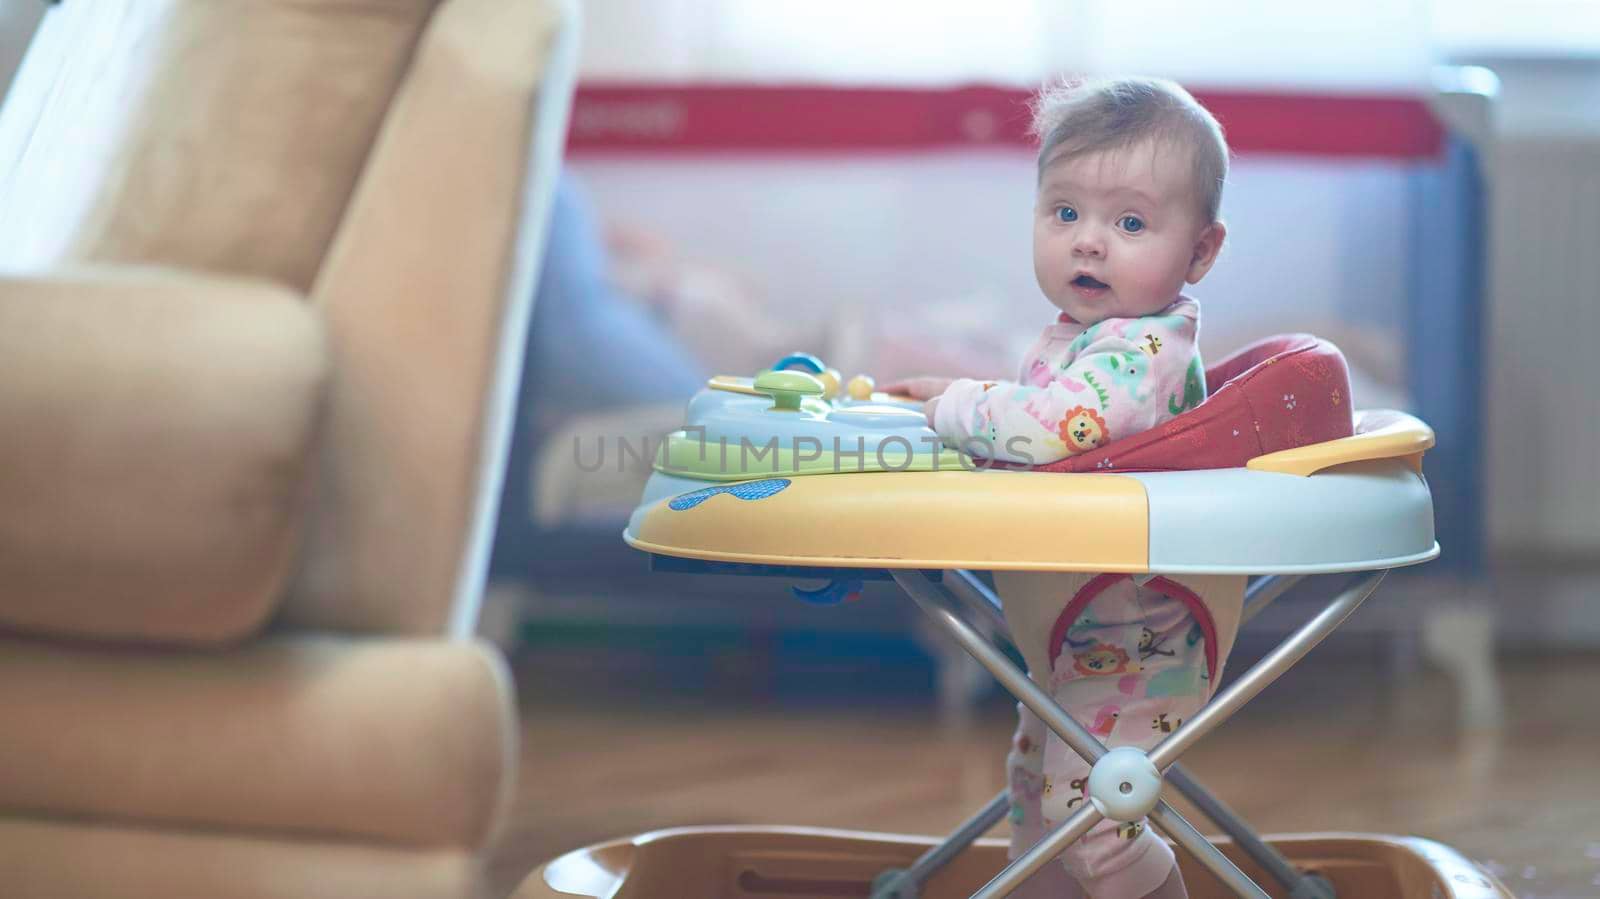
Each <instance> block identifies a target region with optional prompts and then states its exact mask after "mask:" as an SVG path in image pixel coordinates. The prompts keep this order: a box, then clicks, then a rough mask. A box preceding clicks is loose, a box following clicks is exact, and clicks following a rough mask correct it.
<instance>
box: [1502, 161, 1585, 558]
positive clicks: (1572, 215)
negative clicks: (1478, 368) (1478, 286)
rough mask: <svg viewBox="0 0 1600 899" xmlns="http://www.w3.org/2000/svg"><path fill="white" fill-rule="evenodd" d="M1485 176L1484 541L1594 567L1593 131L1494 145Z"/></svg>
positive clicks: (1521, 552) (1504, 550)
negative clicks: (1486, 531) (1583, 135)
mask: <svg viewBox="0 0 1600 899" xmlns="http://www.w3.org/2000/svg"><path fill="white" fill-rule="evenodd" d="M1490 183H1491V188H1490V204H1489V208H1490V221H1489V228H1488V232H1489V235H1490V238H1489V245H1490V272H1489V285H1490V290H1489V297H1488V303H1487V306H1488V309H1487V323H1486V324H1487V327H1486V328H1485V333H1484V343H1485V353H1486V356H1487V360H1486V361H1487V370H1486V371H1485V372H1484V375H1485V381H1484V383H1485V388H1486V390H1487V393H1488V397H1487V400H1488V403H1487V409H1486V412H1487V417H1486V419H1485V420H1486V422H1487V427H1488V430H1489V433H1488V435H1487V440H1486V441H1485V450H1486V459H1487V463H1488V465H1487V473H1488V484H1487V488H1488V494H1489V500H1490V501H1489V503H1488V510H1489V512H1488V522H1487V523H1488V528H1489V538H1490V540H1491V542H1492V545H1493V547H1494V548H1495V550H1497V551H1498V552H1499V553H1501V554H1504V555H1510V556H1525V557H1534V558H1561V559H1566V560H1570V561H1574V562H1580V563H1584V564H1594V563H1600V137H1594V138H1573V139H1565V140H1540V139H1519V140H1510V141H1502V142H1501V143H1500V144H1499V145H1498V146H1497V147H1496V148H1495V150H1494V154H1493V161H1492V168H1491V178H1490Z"/></svg>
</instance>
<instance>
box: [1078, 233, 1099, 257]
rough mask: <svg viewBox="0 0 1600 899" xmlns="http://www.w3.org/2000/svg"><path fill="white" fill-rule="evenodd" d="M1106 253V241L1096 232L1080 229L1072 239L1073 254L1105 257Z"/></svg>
mask: <svg viewBox="0 0 1600 899" xmlns="http://www.w3.org/2000/svg"><path fill="white" fill-rule="evenodd" d="M1105 254H1106V244H1105V241H1104V240H1102V239H1101V237H1100V235H1099V234H1097V233H1094V232H1090V231H1088V229H1085V230H1084V231H1080V232H1079V233H1078V234H1076V235H1074V237H1073V239H1072V255H1074V256H1094V257H1103V256H1105Z"/></svg>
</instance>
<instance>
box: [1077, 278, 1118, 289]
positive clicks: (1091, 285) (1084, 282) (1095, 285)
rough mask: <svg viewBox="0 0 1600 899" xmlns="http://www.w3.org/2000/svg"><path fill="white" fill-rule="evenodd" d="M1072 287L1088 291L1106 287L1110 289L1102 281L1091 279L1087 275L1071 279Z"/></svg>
mask: <svg viewBox="0 0 1600 899" xmlns="http://www.w3.org/2000/svg"><path fill="white" fill-rule="evenodd" d="M1072 286H1074V287H1085V288H1088V289H1089V290H1102V289H1104V288H1106V287H1110V286H1111V285H1109V284H1107V283H1105V282H1104V281H1099V280H1096V279H1095V278H1091V277H1089V276H1088V275H1079V276H1078V277H1076V278H1073V279H1072Z"/></svg>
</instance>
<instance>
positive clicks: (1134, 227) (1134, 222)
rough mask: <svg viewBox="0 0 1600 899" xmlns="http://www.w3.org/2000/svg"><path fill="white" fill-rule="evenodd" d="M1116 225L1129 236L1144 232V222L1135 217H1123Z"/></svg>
mask: <svg viewBox="0 0 1600 899" xmlns="http://www.w3.org/2000/svg"><path fill="white" fill-rule="evenodd" d="M1117 224H1118V225H1119V226H1121V228H1122V230H1124V231H1126V232H1128V233H1129V234H1138V233H1139V232H1140V231H1143V230H1144V222H1143V221H1141V220H1140V219H1139V217H1138V216H1136V215H1125V216H1123V217H1122V218H1121V219H1120V220H1118V222H1117Z"/></svg>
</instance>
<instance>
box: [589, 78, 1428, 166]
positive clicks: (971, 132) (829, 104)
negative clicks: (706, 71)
mask: <svg viewBox="0 0 1600 899" xmlns="http://www.w3.org/2000/svg"><path fill="white" fill-rule="evenodd" d="M1196 96H1197V97H1198V98H1199V99H1200V101H1201V102H1202V103H1204V104H1205V105H1206V106H1207V107H1208V108H1209V109H1210V110H1211V111H1212V112H1213V113H1214V114H1215V115H1216V116H1217V119H1218V120H1219V121H1221V122H1222V125H1223V128H1224V129H1226V131H1227V133H1228V140H1229V143H1230V145H1231V146H1232V147H1233V149H1234V151H1235V152H1239V153H1297V154H1310V155H1317V156H1335V157H1379V158H1390V159H1416V158H1427V157H1432V156H1434V155H1436V154H1437V153H1438V152H1439V149H1440V147H1441V145H1442V143H1443V136H1444V129H1443V127H1442V126H1441V125H1440V124H1439V121H1438V119H1436V118H1435V117H1434V116H1433V113H1432V112H1431V111H1430V110H1429V109H1428V105H1427V102H1426V101H1425V100H1424V99H1423V98H1421V97H1410V96H1392V95H1372V96H1356V95H1334V94H1321V93H1305V94H1292V93H1246V92H1227V91H1201V92H1198V93H1197V94H1196ZM1030 97H1031V94H1030V93H1029V92H1027V91H1024V90H1018V89H1012V88H995V87H962V88H950V89H915V88H855V87H848V88H847V87H819V86H753V85H706V84H694V85H689V84H684V85H672V86H663V85H648V86H647V85H630V84H615V83H613V84H586V85H581V86H580V87H579V88H578V93H577V98H576V102H575V104H574V107H573V115H572V130H571V134H570V136H569V144H568V149H569V150H571V151H572V152H576V153H582V152H606V151H630V152H632V151H651V152H656V151H692V152H717V151H741V152H750V151H755V152H812V153H859V152H871V151H906V150H921V149H935V148H948V147H952V146H985V145H987V146H1031V145H1032V139H1031V138H1030V137H1029V136H1028V133H1027V128H1028V117H1029V115H1028V101H1029V99H1030Z"/></svg>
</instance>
